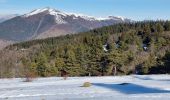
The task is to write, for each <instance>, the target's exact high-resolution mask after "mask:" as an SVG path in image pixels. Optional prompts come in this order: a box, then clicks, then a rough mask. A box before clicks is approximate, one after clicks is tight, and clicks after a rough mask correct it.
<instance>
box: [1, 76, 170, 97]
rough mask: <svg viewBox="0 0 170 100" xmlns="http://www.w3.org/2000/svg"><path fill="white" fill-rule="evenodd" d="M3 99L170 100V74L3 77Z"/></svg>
mask: <svg viewBox="0 0 170 100" xmlns="http://www.w3.org/2000/svg"><path fill="white" fill-rule="evenodd" d="M84 82H91V83H92V86H91V87H82V85H83V83H84ZM122 83H124V84H122ZM0 100H170V75H148V76H138V75H131V76H117V77H81V78H80V77H72V78H71V77H70V78H68V79H67V80H63V78H59V77H51V78H38V79H36V80H34V81H33V82H23V79H0Z"/></svg>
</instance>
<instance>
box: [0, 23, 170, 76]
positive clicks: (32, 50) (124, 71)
mask: <svg viewBox="0 0 170 100" xmlns="http://www.w3.org/2000/svg"><path fill="white" fill-rule="evenodd" d="M62 72H66V73H67V74H68V76H104V75H128V74H160V73H161V74H163V73H170V21H143V22H133V23H121V24H116V25H112V26H106V27H102V28H98V29H94V30H91V31H89V32H82V33H79V34H72V35H66V36H60V37H53V38H47V39H40V40H33V41H27V42H22V43H17V44H13V45H10V46H8V47H6V48H5V49H4V50H2V51H1V52H0V77H24V76H26V75H34V76H41V77H47V76H62Z"/></svg>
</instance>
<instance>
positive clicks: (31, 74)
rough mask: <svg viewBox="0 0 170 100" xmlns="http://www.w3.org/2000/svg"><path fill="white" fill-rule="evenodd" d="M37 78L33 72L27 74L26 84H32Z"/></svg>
mask: <svg viewBox="0 0 170 100" xmlns="http://www.w3.org/2000/svg"><path fill="white" fill-rule="evenodd" d="M35 78H36V74H35V73H33V72H27V73H26V74H25V80H24V82H32V81H33V80H34V79H35Z"/></svg>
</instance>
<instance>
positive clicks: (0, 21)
mask: <svg viewBox="0 0 170 100" xmlns="http://www.w3.org/2000/svg"><path fill="white" fill-rule="evenodd" d="M16 16H18V14H10V15H0V23H2V22H4V21H6V20H9V19H11V18H14V17H16Z"/></svg>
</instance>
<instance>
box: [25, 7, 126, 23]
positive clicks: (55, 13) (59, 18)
mask: <svg viewBox="0 0 170 100" xmlns="http://www.w3.org/2000/svg"><path fill="white" fill-rule="evenodd" d="M42 12H47V13H48V14H50V15H53V16H55V17H56V22H59V24H65V23H67V22H65V21H64V20H63V18H64V17H67V16H74V17H73V18H74V19H78V18H82V19H84V20H89V21H102V20H110V19H113V20H122V21H125V18H123V17H121V16H118V17H115V16H108V17H106V18H97V17H94V16H87V15H84V14H76V13H65V12H61V11H58V10H55V9H52V8H49V7H46V8H43V9H36V10H34V11H32V12H30V13H28V14H25V15H24V16H25V17H29V16H33V15H36V14H39V13H42Z"/></svg>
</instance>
